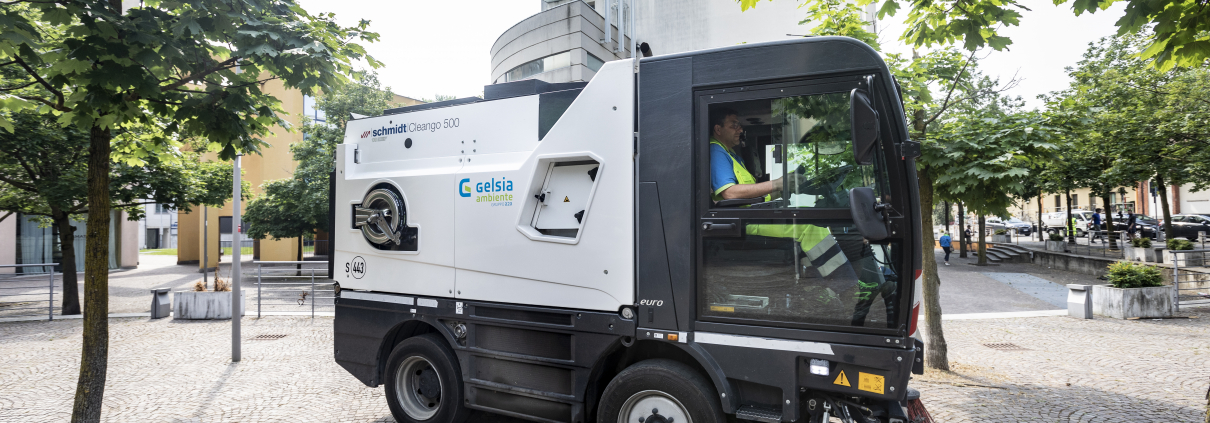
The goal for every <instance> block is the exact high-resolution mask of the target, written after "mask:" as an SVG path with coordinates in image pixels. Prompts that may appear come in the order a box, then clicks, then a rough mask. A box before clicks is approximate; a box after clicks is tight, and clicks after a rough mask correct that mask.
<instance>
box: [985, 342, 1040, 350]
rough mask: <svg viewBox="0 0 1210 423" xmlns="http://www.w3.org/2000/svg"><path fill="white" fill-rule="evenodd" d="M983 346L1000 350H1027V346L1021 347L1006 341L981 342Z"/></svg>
mask: <svg viewBox="0 0 1210 423" xmlns="http://www.w3.org/2000/svg"><path fill="white" fill-rule="evenodd" d="M983 346H985V347H988V348H991V349H993V350H1000V351H1028V350H1029V349H1028V348H1022V347H1021V346H1020V345H1017V344H1012V343H1008V342H997V343H994V344H983Z"/></svg>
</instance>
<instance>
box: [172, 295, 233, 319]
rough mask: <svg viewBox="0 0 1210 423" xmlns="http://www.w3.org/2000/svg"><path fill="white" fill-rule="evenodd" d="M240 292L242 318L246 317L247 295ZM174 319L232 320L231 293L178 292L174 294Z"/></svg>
mask: <svg viewBox="0 0 1210 423" xmlns="http://www.w3.org/2000/svg"><path fill="white" fill-rule="evenodd" d="M244 294H245V291H244V290H240V295H239V299H240V307H239V311H240V316H244V315H245V304H247V302H246V301H245V299H246V295H244ZM172 310H173V312H174V313H173V315H172V318H173V319H185V320H223V319H230V318H231V291H225V292H213V291H205V292H198V291H177V292H174V293H172Z"/></svg>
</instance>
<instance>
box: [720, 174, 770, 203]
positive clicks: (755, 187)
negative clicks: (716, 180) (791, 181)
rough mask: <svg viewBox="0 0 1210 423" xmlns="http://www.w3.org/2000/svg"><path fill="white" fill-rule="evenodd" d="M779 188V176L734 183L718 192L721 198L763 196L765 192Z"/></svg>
mask: <svg viewBox="0 0 1210 423" xmlns="http://www.w3.org/2000/svg"><path fill="white" fill-rule="evenodd" d="M780 190H781V178H777V179H774V180H772V181H765V182H757V183H755V184H736V185H732V186H730V187H727V189H724V190H723V192H722V193H721V194H720V195H721V196H722V197H723V199H726V200H731V199H735V198H755V197H764V196H765V195H766V194H769V193H772V192H774V191H780Z"/></svg>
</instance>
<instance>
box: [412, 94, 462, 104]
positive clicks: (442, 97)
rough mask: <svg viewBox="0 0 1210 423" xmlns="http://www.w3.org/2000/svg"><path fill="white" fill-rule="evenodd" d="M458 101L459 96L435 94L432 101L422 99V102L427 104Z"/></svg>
mask: <svg viewBox="0 0 1210 423" xmlns="http://www.w3.org/2000/svg"><path fill="white" fill-rule="evenodd" d="M457 99H458V96H456V95H445V94H433V98H431V99H429V98H422V99H420V101H423V102H425V103H436V102H439V101H450V100H457Z"/></svg>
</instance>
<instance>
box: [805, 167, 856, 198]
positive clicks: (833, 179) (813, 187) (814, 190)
mask: <svg viewBox="0 0 1210 423" xmlns="http://www.w3.org/2000/svg"><path fill="white" fill-rule="evenodd" d="M853 169H855V167H854V166H853V165H844V166H841V167H838V168H835V169H831V170H828V171H826V172H824V174H823V175H820V176H817V177H814V178H811V179H808V180H806V181H804V182H803V183H801V184H798V192H799V193H802V194H811V195H832V194H834V193H836V188H837V187H839V186H840V185H841V184H843V183H844V179H845V177H847V176H849V172H852V171H853ZM797 172H798V174H799V175H803V174H806V168H804V167H799V168H798V170H797Z"/></svg>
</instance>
